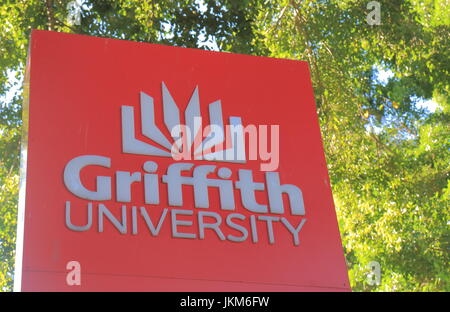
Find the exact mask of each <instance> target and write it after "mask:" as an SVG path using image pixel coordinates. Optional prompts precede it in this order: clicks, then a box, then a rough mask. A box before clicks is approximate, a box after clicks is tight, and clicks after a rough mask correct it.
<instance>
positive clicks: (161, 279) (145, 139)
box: [15, 31, 350, 291]
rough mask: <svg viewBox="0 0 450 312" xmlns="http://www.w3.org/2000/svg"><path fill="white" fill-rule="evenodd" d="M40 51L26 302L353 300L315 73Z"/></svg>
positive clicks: (169, 57)
mask: <svg viewBox="0 0 450 312" xmlns="http://www.w3.org/2000/svg"><path fill="white" fill-rule="evenodd" d="M29 53H30V55H29V64H28V73H27V82H26V83H27V85H26V86H27V87H26V88H25V90H26V96H25V99H26V102H27V103H26V105H25V106H24V129H25V131H24V134H25V136H24V143H23V153H22V186H21V198H20V207H19V223H20V225H19V229H18V249H17V259H16V280H15V283H16V285H15V288H16V290H22V291H348V290H350V286H349V282H348V276H347V269H346V264H345V260H344V254H343V250H342V245H341V240H340V235H339V229H338V225H337V220H336V214H335V210H334V205H333V198H332V194H331V188H330V183H329V178H328V173H327V168H326V162H325V157H324V152H323V147H322V141H321V136H320V128H319V124H318V120H317V114H316V109H315V104H314V97H313V89H312V86H311V81H310V75H309V69H308V65H307V63H306V62H301V61H292V60H284V59H275V58H266V57H256V56H247V55H238V54H231V53H220V52H210V51H202V50H196V49H187V48H176V47H167V46H160V45H154V44H144V43H135V42H128V41H122V40H112V39H101V38H92V37H88V36H80V35H71V34H64V33H54V32H47V31H34V32H33V34H32V39H31V46H30V52H29Z"/></svg>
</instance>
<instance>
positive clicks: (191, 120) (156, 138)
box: [122, 82, 247, 163]
mask: <svg viewBox="0 0 450 312" xmlns="http://www.w3.org/2000/svg"><path fill="white" fill-rule="evenodd" d="M162 106H163V112H164V124H165V126H166V128H167V129H168V130H169V132H170V134H171V136H172V138H171V140H169V139H167V137H166V136H165V135H164V134H163V133H162V131H161V130H160V129H159V128H158V126H157V125H156V123H155V105H154V100H153V97H151V96H149V95H147V94H146V93H144V92H141V93H140V108H141V121H142V124H141V129H142V134H143V135H144V136H145V137H147V138H149V139H150V140H151V141H153V143H156V144H157V145H158V146H155V145H152V144H149V143H147V142H143V141H141V140H138V139H136V136H135V121H134V107H133V106H122V150H123V152H124V153H129V154H138V155H151V156H163V157H172V158H174V159H175V160H181V159H183V160H191V159H195V160H201V159H205V160H214V161H226V162H234V163H245V162H246V160H247V158H246V151H245V141H244V128H243V126H242V121H241V118H240V117H230V118H229V124H228V125H227V126H226V127H225V129H224V123H223V115H222V104H221V101H220V100H218V101H215V102H213V103H211V104H209V120H210V122H211V125H209V126H207V127H205V129H203V127H202V117H201V113H200V101H199V91H198V86H197V87H196V88H195V90H194V92H193V94H192V96H191V98H190V100H189V104H188V106H187V108H186V111H185V113H184V118H185V124H184V125H183V124H182V123H181V121H180V110H179V108H178V106H177V104H176V103H175V101H174V99H173V97H172V95H171V94H170V92H169V90H168V88H167V86H166V84H165V83H164V82H162ZM203 137H205V139H204V140H202V139H203ZM224 143H225V146H224Z"/></svg>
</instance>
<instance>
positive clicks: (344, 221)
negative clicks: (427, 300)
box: [0, 0, 450, 291]
mask: <svg viewBox="0 0 450 312" xmlns="http://www.w3.org/2000/svg"><path fill="white" fill-rule="evenodd" d="M69 2H70V1H62V0H61V1H56V0H55V1H52V0H45V1H43V0H27V1H25V0H16V1H11V0H6V1H5V0H3V1H1V2H0V101H1V106H0V107H1V115H0V116H1V117H0V121H1V123H0V135H1V139H0V155H1V159H0V165H1V167H0V185H1V187H0V260H1V265H0V289H3V290H10V289H11V285H12V271H13V256H14V241H15V226H16V221H15V220H16V214H17V210H16V206H17V192H18V190H17V189H18V168H19V160H18V159H19V158H18V157H19V150H20V146H19V145H20V126H21V87H20V83H21V82H20V81H21V77H22V72H23V68H24V63H25V60H26V52H27V45H28V38H29V34H30V32H31V29H33V28H34V29H49V30H55V31H63V32H72V33H79V34H89V35H94V36H101V37H110V38H120V39H127V40H134V41H140V42H153V43H160V44H167V45H175V46H182V47H195V48H203V49H218V50H221V51H229V52H237V53H245V54H253V55H265V56H274V57H282V58H290V59H299V60H306V61H308V62H309V64H310V70H311V74H312V79H313V86H314V89H315V96H316V104H317V111H318V113H319V118H320V123H321V130H322V136H323V140H324V145H325V151H326V156H327V161H328V167H329V172H330V178H331V182H332V187H333V194H334V197H335V203H336V208H337V212H338V219H339V225H340V229H341V236H342V239H343V245H344V249H345V254H346V258H347V262H348V267H349V275H350V279H351V284H352V288H353V289H354V290H362V291H411V290H413V291H427V290H437V291H439V290H440V291H449V290H450V274H449V262H450V259H449V254H450V233H449V225H450V223H449V222H450V215H449V214H450V213H449V208H448V207H449V196H450V182H449V173H450V165H449V163H450V161H449V160H450V141H449V138H450V135H449V134H450V127H449V125H450V115H449V114H450V103H449V98H448V94H449V91H450V87H449V85H450V84H449V77H450V75H449V72H450V68H449V67H450V62H449V59H450V58H449V49H448V47H449V46H450V42H449V40H450V36H449V35H450V32H449V29H450V13H449V10H448V1H446V0H421V1H419V0H405V1H398V0H395V1H392V0H390V1H387V0H386V1H379V2H380V3H381V24H380V25H372V26H371V25H368V24H367V22H366V16H367V14H368V13H369V10H368V9H367V3H368V2H369V1H363V0H340V1H337V0H321V1H312V0H302V1H300V0H276V1H269V0H241V1H237V0H236V1H234V0H220V1H216V0H204V1H191V0H178V1H175V0H159V1H139V0H116V1H112V0H97V1H94V0H84V1H81V0H78V3H82V6H81V9H80V10H81V11H80V12H81V24H80V25H69V24H68V22H67V15H68V9H67V5H68V3H69ZM380 72H381V73H383V72H384V73H386V72H388V73H391V76H390V77H389V78H388V79H386V81H383V79H380ZM15 76H16V78H17V79H15ZM430 99H433V100H434V101H435V102H436V103H438V104H439V107H438V108H437V110H436V111H434V112H431V111H428V110H426V109H424V108H423V107H421V106H420V103H421V102H423V101H424V100H430ZM371 261H378V262H379V263H380V264H381V270H382V281H381V284H380V285H374V286H371V285H369V284H368V283H367V273H368V267H367V264H368V263H369V262H371Z"/></svg>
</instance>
